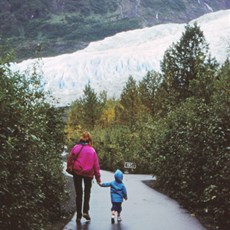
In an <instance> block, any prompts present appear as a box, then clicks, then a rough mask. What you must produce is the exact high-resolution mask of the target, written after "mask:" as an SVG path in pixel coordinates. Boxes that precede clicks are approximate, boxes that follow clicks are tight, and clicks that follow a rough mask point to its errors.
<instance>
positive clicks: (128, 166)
mask: <svg viewBox="0 0 230 230" xmlns="http://www.w3.org/2000/svg"><path fill="white" fill-rule="evenodd" d="M124 167H125V168H126V169H135V168H136V163H133V162H125V164H124Z"/></svg>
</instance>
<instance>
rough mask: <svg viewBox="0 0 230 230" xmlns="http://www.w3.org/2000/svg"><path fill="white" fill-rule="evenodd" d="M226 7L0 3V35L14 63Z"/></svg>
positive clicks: (182, 2) (172, 2)
mask: <svg viewBox="0 0 230 230" xmlns="http://www.w3.org/2000/svg"><path fill="white" fill-rule="evenodd" d="M228 8H230V2H229V1H228V0H222V1H218V0H206V1H203V0H200V1H189V0H162V1H158V0H142V1H140V0H127V1H122V0H111V1H106V0H98V1H93V0H78V1H73V0H65V1H64V0H51V1H48V0H24V1H16V0H9V1H8V0H2V1H1V2H0V20H1V25H0V36H1V37H3V38H8V39H9V43H10V45H11V46H12V47H13V48H15V49H16V59H17V60H22V59H26V58H31V57H35V56H36V55H37V54H38V53H39V55H40V56H53V55H58V54H62V53H66V52H72V51H73V50H78V49H82V48H84V47H86V46H87V45H88V43H89V42H90V41H95V40H99V39H102V38H104V37H107V36H110V35H114V34H115V33H117V32H121V31H126V30H131V29H136V28H143V27H145V26H152V25H156V24H160V23H168V22H188V21H189V20H191V19H194V18H197V17H198V16H201V15H203V14H205V13H208V12H212V11H217V10H221V9H228Z"/></svg>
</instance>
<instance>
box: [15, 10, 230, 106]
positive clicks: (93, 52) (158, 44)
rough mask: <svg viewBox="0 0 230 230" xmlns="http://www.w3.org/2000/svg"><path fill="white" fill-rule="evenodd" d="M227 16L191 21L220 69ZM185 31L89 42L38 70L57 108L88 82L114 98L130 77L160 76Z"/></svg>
mask: <svg viewBox="0 0 230 230" xmlns="http://www.w3.org/2000/svg"><path fill="white" fill-rule="evenodd" d="M229 14H230V10H225V11H219V12H215V13H209V14H206V15H204V16H202V17H200V18H198V19H196V20H194V21H196V22H197V24H198V25H199V26H200V28H201V30H202V31H203V32H204V36H205V38H206V40H207V43H208V44H209V47H210V52H211V55H212V56H214V57H216V59H217V61H218V62H219V63H223V62H224V61H225V60H226V58H227V55H228V48H229V43H228V40H229V34H230V25H229V24H228V23H226V22H227V21H228V20H229ZM194 21H191V22H190V23H194ZM213 28H215V30H213ZM184 29H185V24H175V23H174V24H172V23H170V24H162V25H157V26H153V27H148V28H144V29H137V30H131V31H127V32H122V33H118V34H116V35H115V36H111V37H107V38H105V39H103V40H101V41H97V42H92V43H90V45H89V46H88V47H86V48H85V49H83V50H79V51H77V52H74V53H70V54H63V55H59V56H56V57H50V58H43V59H42V62H41V66H42V70H43V73H44V77H45V81H46V83H47V84H46V88H47V89H48V90H51V91H52V92H53V95H54V97H55V98H57V99H59V101H60V103H61V105H66V104H68V103H71V102H72V101H73V100H75V99H76V98H78V97H79V96H81V95H82V92H83V89H84V87H85V85H86V84H87V83H88V82H90V83H91V85H92V87H93V88H94V89H95V91H96V92H97V93H99V92H100V91H102V90H106V91H107V92H108V96H110V97H112V96H115V97H119V96H120V92H121V90H122V88H123V86H124V85H125V83H126V82H127V79H128V77H129V76H130V75H132V76H133V77H134V78H135V79H136V80H137V81H138V80H140V79H142V78H143V77H144V76H145V74H146V73H147V71H151V70H155V71H159V70H160V61H161V60H162V58H163V55H164V52H165V50H166V49H167V48H169V46H171V45H172V43H173V42H177V41H178V40H179V39H180V37H181V36H182V32H183V31H184ZM34 62H35V60H34V59H29V60H27V61H24V62H22V63H19V64H18V65H16V67H17V68H18V69H20V70H25V69H26V68H27V67H28V66H30V65H31V64H33V63H34Z"/></svg>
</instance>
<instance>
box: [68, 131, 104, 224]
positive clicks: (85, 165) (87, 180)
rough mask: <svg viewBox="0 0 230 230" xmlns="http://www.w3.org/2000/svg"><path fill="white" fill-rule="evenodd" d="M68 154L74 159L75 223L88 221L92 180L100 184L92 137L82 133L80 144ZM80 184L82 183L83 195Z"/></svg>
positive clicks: (87, 133) (85, 132) (98, 167)
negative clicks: (82, 220) (83, 220)
mask: <svg viewBox="0 0 230 230" xmlns="http://www.w3.org/2000/svg"><path fill="white" fill-rule="evenodd" d="M70 154H72V155H73V156H74V157H75V162H74V174H73V181H74V186H75V191H76V211H77V219H76V221H77V222H78V223H80V222H81V218H82V217H84V218H85V219H86V220H88V221H90V220H91V218H90V215H89V209H90V207H89V201H90V193H91V187H92V180H93V177H94V176H95V178H96V180H97V182H98V183H100V182H101V179H100V166H99V161H98V156H97V153H96V151H95V149H94V148H93V147H92V136H91V135H90V133H89V132H87V131H84V132H83V133H82V135H81V138H80V142H79V143H78V144H76V145H75V146H74V147H73V148H72V150H71V152H70ZM82 182H84V193H83V183H82ZM83 197H84V199H83ZM82 205H83V209H82ZM82 211H83V213H82Z"/></svg>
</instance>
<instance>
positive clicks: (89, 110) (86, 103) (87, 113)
mask: <svg viewBox="0 0 230 230" xmlns="http://www.w3.org/2000/svg"><path fill="white" fill-rule="evenodd" d="M102 96H104V95H102ZM80 101H81V104H82V112H83V114H82V122H83V123H82V126H83V127H85V128H87V129H90V130H92V129H94V128H95V126H96V124H97V122H98V121H99V119H100V116H101V111H102V104H103V103H102V101H101V100H100V98H99V97H98V96H97V94H96V93H95V91H94V89H93V88H92V87H91V86H90V83H88V84H87V85H86V86H85V89H84V91H83V96H82V97H81V99H80Z"/></svg>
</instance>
